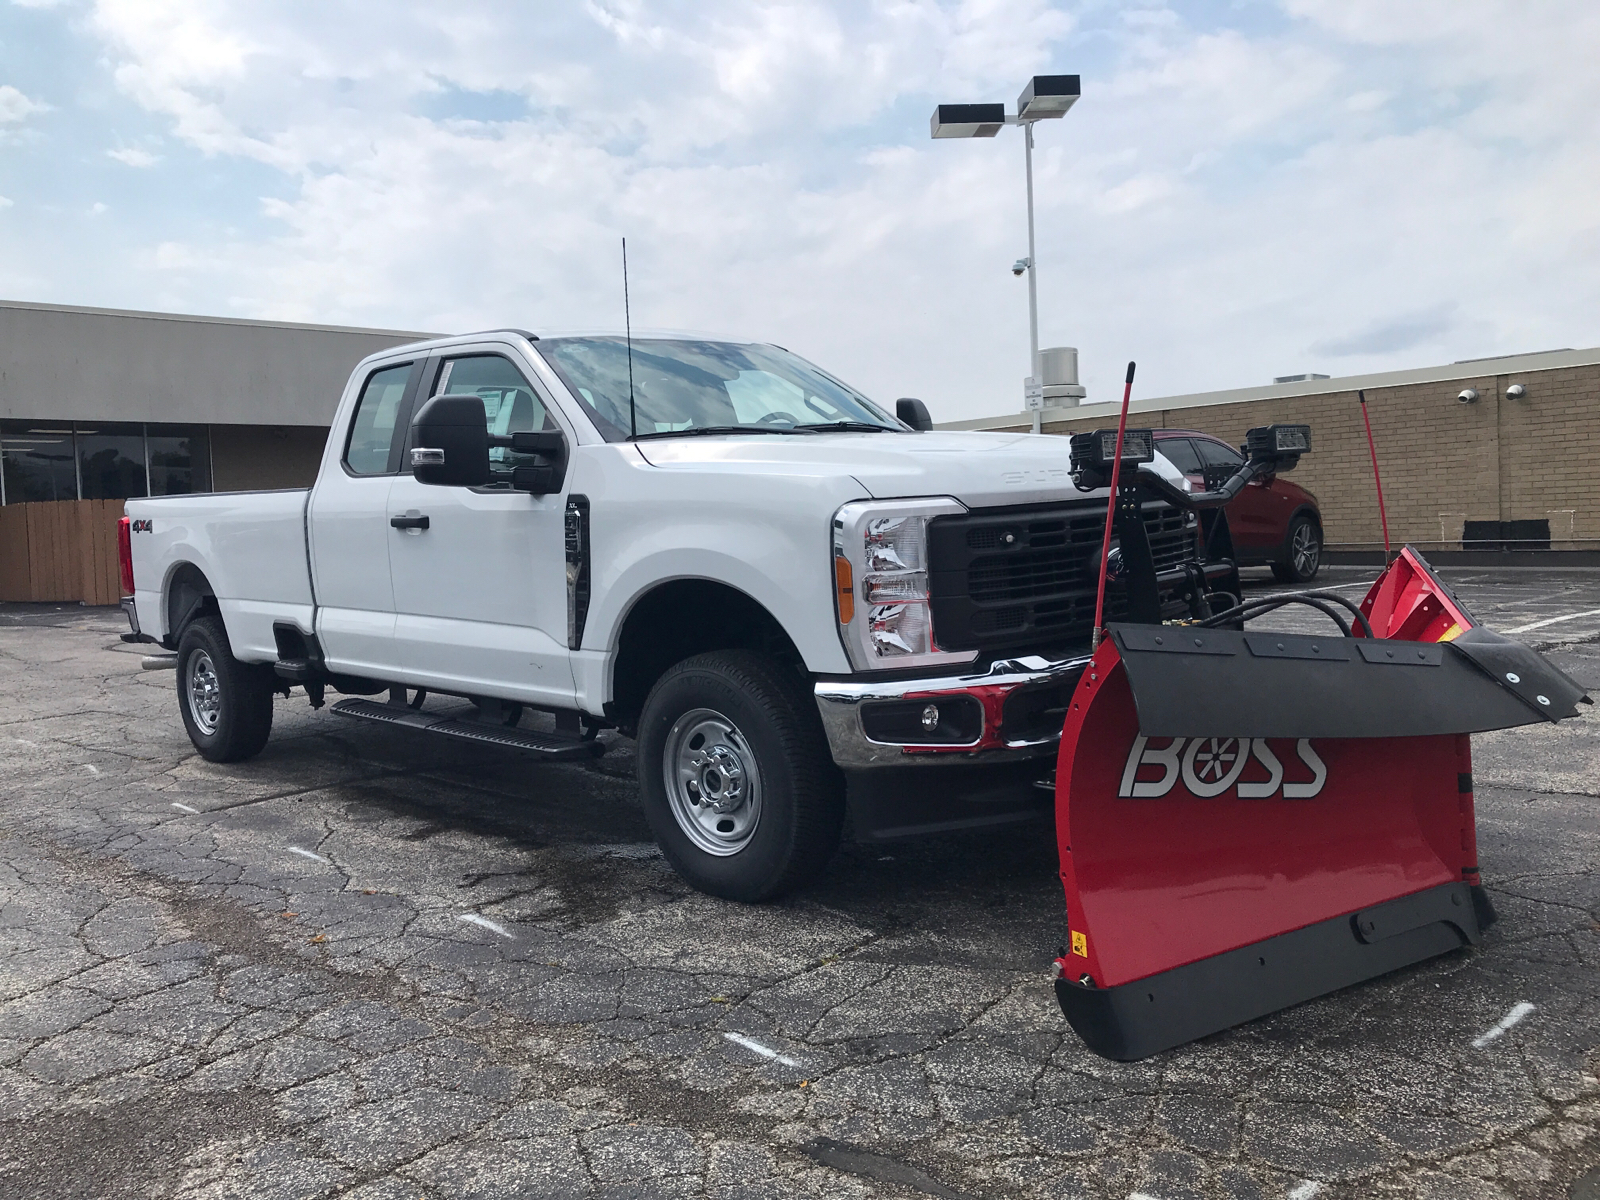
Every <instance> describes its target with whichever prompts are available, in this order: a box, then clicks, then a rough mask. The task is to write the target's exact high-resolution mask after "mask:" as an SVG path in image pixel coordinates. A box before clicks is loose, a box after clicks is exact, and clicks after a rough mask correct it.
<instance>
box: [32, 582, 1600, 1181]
mask: <svg viewBox="0 0 1600 1200" xmlns="http://www.w3.org/2000/svg"><path fill="white" fill-rule="evenodd" d="M1445 574H1446V576H1447V578H1449V579H1450V581H1451V582H1452V583H1453V584H1454V585H1455V586H1456V587H1457V588H1458V590H1459V592H1460V594H1461V595H1462V597H1463V599H1465V600H1466V601H1467V602H1468V603H1469V604H1470V605H1472V606H1473V607H1474V609H1475V610H1476V611H1477V613H1478V615H1479V617H1480V618H1481V619H1483V620H1484V621H1486V622H1487V623H1488V624H1490V625H1492V626H1494V627H1495V628H1498V629H1501V630H1503V631H1504V630H1513V629H1515V630H1521V632H1519V633H1517V634H1515V636H1518V637H1521V638H1523V639H1525V640H1527V641H1529V642H1530V643H1531V644H1535V645H1538V646H1540V647H1541V648H1543V649H1545V650H1546V651H1547V653H1549V654H1550V656H1551V658H1552V659H1553V660H1554V661H1555V662H1557V663H1558V665H1560V666H1561V667H1562V668H1563V669H1565V670H1567V671H1568V672H1569V673H1571V674H1572V675H1573V676H1575V677H1576V678H1577V679H1578V680H1579V681H1580V682H1582V683H1584V684H1585V685H1587V686H1589V687H1590V688H1592V689H1595V692H1596V694H1597V696H1600V572H1596V571H1537V572H1535V571H1491V570H1485V569H1471V570H1466V569H1463V570H1457V571H1447V572H1445ZM1369 575H1370V572H1369V571H1368V570H1366V569H1353V568H1352V569H1330V570H1328V571H1327V572H1326V573H1325V575H1324V578H1323V579H1322V580H1320V581H1319V583H1321V584H1323V585H1324V586H1334V587H1339V588H1342V589H1344V594H1346V595H1350V596H1352V597H1356V598H1359V596H1360V594H1361V591H1362V588H1363V582H1362V581H1363V580H1365V579H1366V578H1368V576H1369ZM1274 586H1275V585H1272V584H1270V582H1265V581H1262V580H1260V579H1257V580H1254V581H1252V582H1251V584H1250V590H1251V592H1252V594H1261V593H1264V592H1267V591H1269V590H1271V589H1272V587H1274ZM1585 614H1586V615H1585ZM1272 620H1273V621H1274V623H1278V624H1279V625H1280V627H1286V628H1292V627H1297V623H1300V622H1303V621H1320V620H1322V618H1320V617H1315V616H1311V617H1301V616H1299V615H1291V614H1289V613H1284V614H1281V615H1278V616H1276V617H1275V618H1272ZM1307 627H1308V628H1309V627H1310V626H1307ZM124 628H125V626H124V624H123V622H122V619H121V616H120V614H118V613H116V612H115V611H113V610H104V609H84V608H78V607H66V606H62V607H52V606H18V605H3V606H0V1197H30V1198H38V1197H74V1198H80V1197H107V1198H120V1197H172V1198H182V1200H202V1198H206V1200H213V1198H215V1200H221V1198H223V1197H250V1198H252V1200H289V1198H292V1197H322V1196H341V1197H349V1198H350V1200H418V1198H419V1197H421V1198H426V1200H434V1198H440V1200H442V1198H444V1197H450V1198H465V1197H484V1198H490V1197H493V1198H495V1200H503V1198H508V1197H518V1196H562V1197H565V1196H573V1197H591V1196H592V1197H657V1196H691V1197H715V1198H718V1200H736V1198H741V1200H742V1198H754V1197H768V1196H771V1197H788V1196H795V1197H829V1198H832V1197H866V1196H885V1197H888V1196H895V1197H919V1196H928V1195H932V1196H941V1197H953V1196H966V1197H1080V1196H1081V1197H1095V1198H1105V1200H1134V1198H1137V1197H1146V1198H1150V1200H1186V1198H1192V1197H1212V1198H1222V1197H1236V1198H1239V1200H1246V1198H1258V1197H1264V1198H1273V1200H1279V1198H1283V1200H1310V1198H1311V1197H1319V1198H1329V1200H1332V1198H1344V1197H1350V1198H1353V1197H1430V1198H1439V1200H1443V1198H1446V1197H1449V1198H1451V1200H1456V1198H1472V1197H1482V1198H1484V1200H1491V1198H1500V1197H1552V1198H1555V1197H1560V1198H1566V1197H1568V1196H1574V1197H1580V1196H1581V1197H1589V1198H1592V1197H1594V1196H1597V1195H1600V1176H1597V1175H1595V1174H1591V1173H1592V1172H1594V1171H1595V1170H1596V1168H1597V1167H1600V1079H1597V1076H1600V1049H1597V1047H1600V716H1597V715H1596V714H1600V707H1597V708H1591V709H1587V710H1586V711H1585V714H1584V715H1583V716H1582V717H1581V718H1579V719H1578V720H1576V721H1572V722H1568V723H1565V724H1563V725H1561V726H1558V727H1529V728H1524V729H1519V730H1514V731H1509V732H1505V733H1496V734H1489V735H1484V736H1480V737H1477V738H1475V739H1474V757H1475V762H1474V770H1475V778H1476V781H1477V805H1478V817H1479V845H1480V853H1481V861H1482V863H1483V872H1484V881H1485V884H1486V886H1487V887H1488V888H1489V890H1490V892H1491V894H1492V896H1493V899H1494V902H1495V905H1496V907H1497V908H1498V910H1499V914H1500V921H1499V923H1498V924H1497V925H1495V926H1494V927H1493V928H1492V929H1491V930H1490V931H1489V933H1488V934H1487V936H1486V938H1485V940H1484V942H1483V944H1482V945H1481V946H1480V947H1477V948H1475V949H1472V950H1467V951H1462V952H1459V953H1456V954H1452V955H1449V956H1446V957H1444V958H1441V959H1437V960H1434V961H1432V962H1429V963H1426V964H1422V965H1420V966H1417V967H1414V968H1411V969H1408V970H1405V971H1401V972H1399V973H1397V974H1395V975H1392V976H1389V977H1386V978H1384V979H1381V980H1378V981H1375V982H1372V983H1369V984H1366V985H1362V986H1359V987H1355V988H1352V989H1348V990H1346V991H1344V992H1341V993H1338V994H1336V995H1333V996H1329V997H1325V998H1323V999H1321V1000H1317V1001H1314V1002H1312V1003H1309V1004H1305V1005H1301V1006H1299V1007H1297V1008H1295V1009H1292V1010H1290V1011H1287V1012H1283V1013H1279V1014H1277V1015H1275V1016H1272V1017H1269V1018H1266V1019H1263V1020H1260V1021H1256V1022H1253V1023H1251V1024H1249V1025H1247V1026H1244V1027H1241V1028H1238V1029H1235V1030H1232V1031H1229V1032H1227V1033H1223V1034H1220V1035H1217V1036H1214V1037H1211V1038H1207V1039H1205V1040H1204V1041H1202V1042H1200V1043H1197V1044H1195V1045H1191V1046H1186V1047H1183V1048H1182V1049H1179V1050H1176V1051H1173V1052H1170V1053H1167V1054H1163V1055H1160V1056H1157V1057H1156V1058H1153V1059H1150V1060H1147V1061H1145V1062H1141V1063H1134V1064H1117V1063H1111V1062H1107V1061H1104V1060H1102V1059H1099V1058H1097V1057H1095V1056H1094V1055H1092V1054H1090V1053H1089V1052H1088V1051H1087V1050H1085V1049H1084V1047H1083V1046H1082V1045H1081V1043H1080V1042H1079V1041H1078V1039H1077V1038H1076V1037H1075V1036H1074V1035H1073V1034H1072V1033H1071V1031H1070V1030H1069V1029H1067V1027H1066V1025H1065V1023H1064V1022H1063V1020H1062V1017H1061V1013H1060V1011H1059V1009H1058V1008H1057V1006H1056V1003H1055V1000H1054V997H1053V995H1052V992H1051V988H1050V984H1049V980H1048V978H1047V968H1048V965H1049V962H1050V960H1051V958H1052V957H1053V955H1054V952H1055V947H1056V945H1057V944H1058V943H1059V942H1060V941H1061V940H1062V932H1063V928H1064V918H1063V906H1062V896H1061V888H1060V883H1059V880H1058V879H1057V877H1056V869H1057V863H1056V854H1055V846H1054V840H1053V837H1052V836H1051V835H1050V831H1049V830H1044V831H1042V832H1041V830H1038V829H1023V830H1012V831H1010V832H1005V833H990V834H983V835H976V834H967V835H949V836H943V837H936V838H927V839H921V840H917V841H910V842H904V843H899V844H895V845H893V846H890V847H888V848H876V847H874V848H865V847H857V846H847V847H846V848H845V849H844V850H843V851H842V852H841V853H840V854H839V856H838V857H837V859H836V860H835V861H834V863H833V864H832V866H831V868H830V870H829V871H828V873H827V875H826V877H825V878H824V879H823V880H822V881H821V882H820V883H819V884H818V885H817V886H815V887H812V888H810V889H808V890H806V891H805V892H803V893H801V894H799V895H796V896H794V897H791V898H790V899H788V900H786V901H784V902H782V903H779V904H773V905H766V906H759V907H750V906H742V905H737V904H730V903H725V902H721V901H717V900H713V899H709V898H707V897H705V896H701V895H699V894H698V893H695V892H692V891H690V890H689V889H688V888H687V887H686V886H685V885H684V884H682V883H681V882H680V881H679V880H678V879H677V877H676V876H675V875H674V874H673V873H672V872H671V870H670V869H669V868H668V867H667V866H666V864H665V863H664V862H663V861H662V859H661V857H660V856H659V854H658V853H657V851H656V850H655V847H654V845H653V843H652V842H651V840H650V837H649V833H648V830H647V828H646V826H645V823H644V820H643V816H642V814H641V811H640V809H639V807H638V804H637V801H636V799H635V785H634V764H633V757H632V750H631V743H629V742H627V741H625V740H623V739H612V740H611V750H610V753H608V754H607V756H606V757H604V758H602V759H599V760H597V761H596V762H594V763H593V764H586V765H581V766H578V765H569V764H541V763H536V762H530V761H528V760H526V759H524V758H521V757H518V756H517V755H516V754H514V753H512V752H509V751H499V750H495V749H477V748H466V747H461V746H458V745H456V744H454V743H450V742H446V741H444V740H442V739H438V740H432V739H428V738H426V737H418V736H416V735H408V734H406V733H404V732H400V731H395V730H389V729H384V728H378V727H372V726H370V725H367V724H365V723H355V722H350V721H347V720H343V719H341V718H339V717H337V716H334V715H331V714H330V713H329V712H328V711H327V710H323V711H322V712H312V711H310V710H309V709H308V707H307V706H306V704H305V701H304V699H303V697H301V696H299V695H298V694H297V695H296V697H295V699H294V700H292V701H290V700H280V701H279V702H278V704H277V708H276V713H275V721H276V726H275V732H274V735H273V739H272V741H271V742H270V743H269V744H268V746H267V749H266V751H265V752H264V753H263V754H262V755H261V756H260V757H259V758H258V759H256V760H254V761H252V762H249V763H245V764H240V765H235V766H216V765H213V764H210V763H207V762H205V761H204V760H202V759H200V758H199V757H198V756H196V755H195V754H194V752H193V750H192V748H191V747H190V745H189V742H188V740H187V738H186V737H185V736H184V732H183V727H182V724H181V723H180V721H179V719H178V713H177V706H176V698H175V695H174V676H173V674H172V673H171V672H144V671H141V670H140V666H139V658H140V656H141V655H142V654H143V653H145V652H146V650H145V649H143V648H138V647H131V646H127V645H124V644H123V643H121V642H120V641H119V640H118V638H117V634H118V633H120V632H121V631H122V630H123V629H124ZM608 737H609V735H608ZM1586 1176H1587V1181H1585V1177H1586Z"/></svg>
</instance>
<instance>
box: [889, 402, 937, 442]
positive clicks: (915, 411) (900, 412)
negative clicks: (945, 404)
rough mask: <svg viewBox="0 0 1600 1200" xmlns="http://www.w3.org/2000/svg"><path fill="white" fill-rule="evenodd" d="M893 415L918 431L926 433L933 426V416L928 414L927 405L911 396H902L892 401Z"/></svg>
mask: <svg viewBox="0 0 1600 1200" xmlns="http://www.w3.org/2000/svg"><path fill="white" fill-rule="evenodd" d="M894 415H895V416H897V417H899V418H900V419H901V420H902V421H904V422H905V423H906V424H907V425H909V426H911V428H913V429H915V430H916V431H917V432H918V433H927V432H929V431H930V430H931V429H932V428H933V418H932V417H930V416H929V415H928V406H927V405H926V404H924V403H923V402H922V401H921V400H917V399H914V398H912V397H911V396H902V397H900V399H898V400H896V401H895V402H894Z"/></svg>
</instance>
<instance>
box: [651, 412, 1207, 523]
mask: <svg viewBox="0 0 1600 1200" xmlns="http://www.w3.org/2000/svg"><path fill="white" fill-rule="evenodd" d="M634 445H635V446H636V447H637V448H638V450H639V452H640V453H641V454H642V455H643V456H644V458H645V460H646V461H647V462H649V463H650V464H651V465H652V466H655V467H659V468H661V469H662V470H666V471H714V472H717V473H732V474H741V475H763V474H767V475H791V476H793V475H800V476H808V477H818V476H823V477H841V476H849V477H851V478H853V479H854V480H855V481H856V482H857V483H858V484H859V485H860V486H861V487H862V488H863V489H864V490H865V491H866V493H867V494H868V495H869V496H871V497H873V498H874V499H894V498H901V497H907V496H954V497H955V498H956V499H957V500H960V501H961V502H962V503H963V504H966V505H969V506H971V507H988V506H991V505H1002V504H1036V503H1045V502H1049V501H1052V500H1072V499H1085V498H1087V495H1092V493H1087V494H1086V493H1083V492H1080V491H1078V490H1077V489H1076V488H1075V487H1074V486H1073V484H1072V475H1071V471H1070V469H1069V463H1068V457H1067V453H1068V452H1067V439H1066V438H1063V437H1038V436H1035V435H1033V434H1027V433H979V432H958V431H954V430H952V431H947V432H939V431H934V432H930V433H917V434H904V433H819V434H817V435H816V436H815V437H805V436H774V435H762V434H757V435H747V434H735V435H730V436H727V437H717V436H711V437H687V438H663V439H661V440H651V441H645V442H635V443H634ZM1156 465H1157V469H1158V470H1160V471H1161V473H1162V474H1163V475H1164V476H1166V477H1167V478H1169V479H1171V480H1172V481H1173V482H1174V483H1175V484H1177V485H1178V486H1180V487H1183V486H1185V485H1184V483H1183V476H1182V475H1180V474H1179V473H1178V472H1177V471H1176V470H1174V469H1173V468H1172V467H1170V466H1169V465H1168V464H1167V463H1166V461H1165V460H1164V459H1161V458H1158V459H1157V460H1156ZM1102 494H1104V493H1103V491H1102Z"/></svg>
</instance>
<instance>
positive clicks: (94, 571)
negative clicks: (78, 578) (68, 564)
mask: <svg viewBox="0 0 1600 1200" xmlns="http://www.w3.org/2000/svg"><path fill="white" fill-rule="evenodd" d="M122 504H123V502H122V501H121V500H81V501H79V502H78V540H79V562H80V570H81V574H82V582H81V584H80V589H81V593H82V600H83V602H84V603H85V604H116V603H117V601H119V600H120V599H121V598H122V580H121V577H120V576H121V572H120V570H119V568H118V564H117V521H118V520H119V519H120V518H121V516H122Z"/></svg>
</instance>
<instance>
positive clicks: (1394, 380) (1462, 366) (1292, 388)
mask: <svg viewBox="0 0 1600 1200" xmlns="http://www.w3.org/2000/svg"><path fill="white" fill-rule="evenodd" d="M1596 364H1600V346H1595V347H1590V348H1588V349H1584V350H1545V351H1541V352H1540V353H1537V354H1506V355H1500V356H1498V357H1493V358H1470V359H1464V360H1462V361H1461V362H1454V363H1450V364H1448V365H1445V366H1437V367H1411V368H1408V369H1406V370H1403V371H1379V372H1375V373H1373V374H1369V375H1342V376H1336V377H1334V378H1332V379H1303V380H1298V381H1296V382H1294V383H1269V384H1266V385H1265V386H1261V387H1247V388H1229V389H1227V390H1225V391H1220V392H1191V393H1188V394H1186V395H1181V396H1154V397H1151V398H1150V399H1148V400H1135V401H1133V402H1132V403H1131V404H1129V405H1128V411H1129V412H1160V411H1162V410H1165V409H1174V408H1205V407H1209V406H1210V405H1213V404H1241V403H1245V402H1248V401H1251V400H1283V399H1287V398H1290V397H1295V396H1324V395H1328V394H1329V393H1333V392H1353V391H1356V390H1357V389H1363V390H1375V389H1378V388H1389V387H1404V386H1405V385H1407V384H1416V383H1445V382H1453V381H1455V380H1459V379H1482V378H1483V377H1484V376H1485V375H1512V374H1517V373H1520V372H1525V371H1554V370H1559V369H1561V368H1563V367H1587V366H1594V365H1596ZM1118 408H1119V405H1118V404H1117V402H1116V401H1114V400H1102V401H1099V402H1098V403H1094V404H1080V405H1078V406H1077V407H1076V408H1060V409H1051V410H1048V411H1047V412H1046V413H1045V421H1046V422H1048V423H1054V422H1057V421H1075V420H1077V419H1079V418H1080V417H1096V416H1100V415H1102V414H1105V413H1109V414H1111V415H1113V416H1114V415H1115V414H1116V413H1117V411H1118ZM1031 420H1032V414H1031V413H1026V412H1024V413H1015V414H1010V415H1007V416H999V417H979V418H977V419H976V420H970V421H941V422H939V423H938V425H937V428H939V429H1015V428H1018V427H1019V426H1023V425H1027V424H1028V423H1029V422H1030V421H1031Z"/></svg>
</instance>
